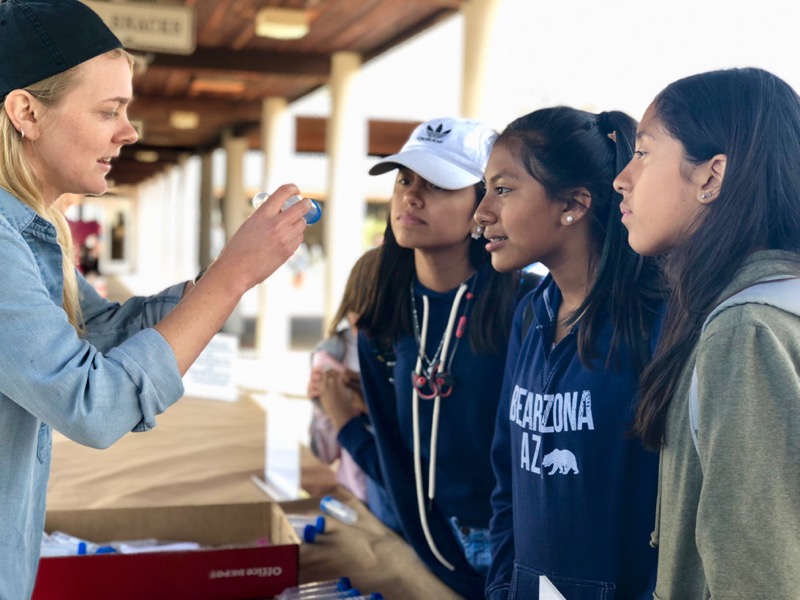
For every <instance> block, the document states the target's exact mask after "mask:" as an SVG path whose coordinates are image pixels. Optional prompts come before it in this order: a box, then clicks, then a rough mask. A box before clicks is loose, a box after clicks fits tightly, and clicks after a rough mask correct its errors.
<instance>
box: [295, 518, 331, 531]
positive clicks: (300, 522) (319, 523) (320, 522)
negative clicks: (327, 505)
mask: <svg viewBox="0 0 800 600" xmlns="http://www.w3.org/2000/svg"><path fill="white" fill-rule="evenodd" d="M286 518H287V519H288V520H289V523H291V525H292V527H298V526H305V525H311V526H312V527H313V528H314V529H315V530H316V532H317V533H325V517H323V516H322V515H317V516H309V515H286Z"/></svg>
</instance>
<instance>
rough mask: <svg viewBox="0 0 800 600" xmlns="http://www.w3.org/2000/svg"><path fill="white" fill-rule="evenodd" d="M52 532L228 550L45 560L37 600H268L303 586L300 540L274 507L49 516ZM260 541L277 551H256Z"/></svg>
mask: <svg viewBox="0 0 800 600" xmlns="http://www.w3.org/2000/svg"><path fill="white" fill-rule="evenodd" d="M45 530H46V531H48V532H52V531H63V532H65V533H69V534H70V535H73V536H76V537H79V538H82V539H86V540H89V541H92V542H96V543H104V542H108V541H112V540H116V541H121V540H134V539H144V538H157V539H159V540H163V541H194V542H198V543H200V544H201V545H202V546H225V547H223V548H210V549H203V550H196V551H189V552H152V553H146V554H95V555H88V556H67V557H49V558H42V559H41V560H40V561H39V573H38V577H37V579H36V586H35V588H34V590H33V600H108V599H109V598H114V600H181V599H184V598H185V599H191V600H245V599H256V598H260V599H263V598H269V597H272V596H274V595H275V594H277V593H279V592H281V591H282V590H283V589H285V588H287V587H290V586H294V585H297V581H298V563H299V545H298V544H299V539H298V537H297V534H296V533H295V531H294V529H292V527H291V525H290V524H289V522H288V521H287V520H286V516H285V515H284V514H283V511H282V510H281V509H280V507H279V506H278V505H276V504H274V503H271V502H259V503H251V504H228V505H214V506H172V507H157V508H120V509H93V510H69V511H49V512H48V513H47V520H46V523H45ZM260 538H262V539H263V538H266V539H269V540H270V542H271V545H267V546H264V545H262V546H255V545H254V544H256V542H257V540H259V539H260Z"/></svg>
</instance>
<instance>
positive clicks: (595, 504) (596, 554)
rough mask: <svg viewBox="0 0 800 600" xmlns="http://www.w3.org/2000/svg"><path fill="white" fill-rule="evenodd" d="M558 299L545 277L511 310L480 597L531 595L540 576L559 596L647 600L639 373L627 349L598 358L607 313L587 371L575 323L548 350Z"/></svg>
mask: <svg viewBox="0 0 800 600" xmlns="http://www.w3.org/2000/svg"><path fill="white" fill-rule="evenodd" d="M560 302H561V292H560V291H559V289H558V287H557V286H556V284H555V282H554V281H553V279H552V277H550V276H548V278H547V279H546V280H545V281H544V282H543V283H542V285H541V286H540V288H539V289H538V290H536V291H534V292H531V293H530V294H528V295H527V296H526V297H525V298H524V299H523V300H522V301H521V302H520V304H519V306H518V307H517V310H516V313H515V317H514V324H513V326H512V331H511V339H510V341H509V351H508V363H507V366H506V373H505V378H504V382H503V389H502V392H501V396H500V406H499V408H498V413H497V424H496V430H495V439H494V445H493V448H492V462H493V467H494V471H495V476H496V478H497V487H496V488H495V490H494V493H493V495H492V507H493V511H494V513H493V517H492V523H491V532H490V537H491V544H492V558H493V560H492V566H491V568H490V571H489V575H488V583H487V590H486V594H487V598H489V600H500V599H503V600H505V599H506V598H509V599H513V598H524V599H528V598H538V597H539V576H540V575H546V576H547V577H548V578H549V579H550V580H551V581H552V583H553V584H554V585H555V586H556V587H557V588H558V590H559V591H560V592H561V594H562V595H563V596H564V597H565V598H567V600H601V599H602V600H623V599H624V600H628V599H636V600H639V599H642V600H644V599H645V598H647V599H648V600H650V599H652V597H653V596H652V594H653V586H654V584H655V569H656V559H657V554H656V550H654V549H653V548H651V547H650V545H649V541H650V532H651V531H652V529H653V515H654V511H655V504H656V491H657V477H658V454H657V453H655V452H649V451H647V450H645V449H644V447H643V446H642V444H641V443H640V442H639V441H638V440H637V439H633V438H631V437H630V435H629V431H630V427H631V423H632V420H633V415H634V405H635V402H636V400H637V388H638V378H639V372H635V371H634V370H633V369H632V368H631V366H630V365H631V360H630V354H629V352H628V350H627V349H626V348H622V349H621V352H620V354H619V355H618V359H619V360H618V364H619V365H621V367H620V368H615V367H614V363H613V362H612V364H611V367H609V368H607V367H606V366H605V362H606V355H607V353H608V348H609V345H610V342H611V333H612V331H611V324H610V321H608V320H607V321H606V322H605V323H604V324H603V325H602V328H601V329H600V331H599V333H600V335H599V338H598V339H599V343H597V344H596V346H595V348H596V351H597V352H596V354H597V358H595V359H594V360H593V362H592V363H591V367H592V369H591V370H590V369H587V368H586V367H585V366H584V365H583V364H582V363H581V360H580V358H579V357H578V348H577V327H575V328H573V330H572V331H571V332H570V333H569V334H567V336H566V337H564V338H563V339H562V340H561V341H560V342H559V343H558V344H557V345H556V346H555V347H554V348H553V347H552V340H553V336H554V332H555V325H556V316H557V314H558V307H559V304H560ZM526 306H528V307H529V308H528V311H530V310H531V307H532V309H533V313H532V317H533V318H532V319H531V318H530V313H528V315H526V314H525V310H526ZM523 323H526V324H523ZM527 323H529V325H527ZM659 323H660V321H658V322H657V323H656V324H655V325H654V327H653V329H654V330H657V328H658V326H659ZM524 329H526V330H527V333H526V334H525V337H524V339H522V340H520V337H521V335H522V334H523V330H524ZM655 333H656V332H655V331H653V332H652V334H651V340H654V339H655ZM651 347H652V342H651Z"/></svg>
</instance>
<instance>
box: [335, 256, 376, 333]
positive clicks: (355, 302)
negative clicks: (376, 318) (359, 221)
mask: <svg viewBox="0 0 800 600" xmlns="http://www.w3.org/2000/svg"><path fill="white" fill-rule="evenodd" d="M379 261H380V248H370V249H369V250H367V251H366V252H364V254H362V255H361V256H360V257H359V259H358V260H357V261H356V262H355V264H354V265H353V268H352V269H351V270H350V275H349V276H348V277H347V283H346V284H345V286H344V293H343V294H342V301H341V302H340V303H339V308H338V309H337V310H336V314H335V315H334V317H333V320H332V321H331V324H330V327H329V328H328V335H329V336H334V335H336V333H337V332H338V331H339V323H341V322H342V319H345V318H346V317H347V314H348V313H355V314H357V315H359V316H360V315H361V314H363V312H364V309H365V308H366V306H367V303H368V301H369V295H370V290H372V287H373V286H374V285H375V278H376V276H377V272H378V262H379Z"/></svg>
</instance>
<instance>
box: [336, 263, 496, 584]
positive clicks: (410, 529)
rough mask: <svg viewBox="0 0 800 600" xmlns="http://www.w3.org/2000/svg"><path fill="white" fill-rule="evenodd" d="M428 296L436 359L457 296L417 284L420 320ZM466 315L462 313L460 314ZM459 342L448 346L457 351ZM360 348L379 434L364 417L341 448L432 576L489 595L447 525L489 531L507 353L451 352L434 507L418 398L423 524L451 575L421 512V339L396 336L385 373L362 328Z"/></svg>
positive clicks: (426, 413) (424, 409)
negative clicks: (384, 498)
mask: <svg viewBox="0 0 800 600" xmlns="http://www.w3.org/2000/svg"><path fill="white" fill-rule="evenodd" d="M474 277H475V278H476V279H477V281H476V284H475V288H474V289H473V290H472V291H473V293H474V295H475V297H477V296H478V295H479V294H480V293H481V287H482V282H483V280H484V277H483V276H481V273H478V274H476V275H475V276H474ZM423 294H424V295H426V296H428V299H429V303H430V318H429V326H428V334H427V342H426V355H427V356H428V357H432V356H433V355H434V354H435V353H436V349H437V347H438V345H439V342H440V340H441V338H442V335H443V334H444V331H445V328H446V325H447V320H448V317H449V315H450V308H451V306H452V304H453V300H454V298H455V295H456V290H451V291H449V292H445V293H439V292H435V291H433V290H429V289H427V288H425V287H423V286H422V285H421V284H420V283H419V282H417V281H415V283H414V300H415V302H416V306H417V314H418V321H419V323H420V324H421V323H422V299H421V296H422V295H423ZM469 302H474V300H472V301H466V300H465V299H462V302H461V305H462V307H466V308H467V310H468V313H467V317H468V322H469V319H470V318H471V317H472V311H471V307H469V306H468V303H469ZM463 312H464V310H463V309H462V310H460V311H459V313H458V314H459V315H461V314H463ZM467 329H468V327H467ZM454 343H455V340H451V349H450V352H451V353H452V352H453V344H454ZM358 350H359V361H360V364H361V382H362V388H363V391H364V400H365V401H366V404H367V407H368V409H369V415H370V420H371V422H372V426H373V427H374V432H375V435H374V436H373V435H370V433H369V431H368V430H367V429H366V427H365V420H364V419H361V418H358V417H357V418H354V419H352V420H351V421H350V422H348V423H347V424H346V425H345V426H344V427H343V428H342V430H341V431H340V432H339V436H338V440H339V443H340V444H341V445H342V447H344V448H346V449H347V451H348V452H350V454H351V455H352V456H353V457H354V458H355V460H356V462H357V463H358V464H359V465H360V466H361V467H362V468H363V469H364V471H365V472H366V473H367V474H368V475H369V476H370V477H372V478H374V479H375V480H376V481H379V482H381V483H382V484H383V486H384V488H385V489H386V490H387V492H388V496H389V497H390V498H391V500H392V502H393V507H394V511H395V514H396V515H397V518H398V520H399V523H400V528H401V530H402V533H403V535H404V536H405V538H406V540H407V541H408V543H409V544H410V545H411V546H412V547H413V548H414V550H415V551H416V552H417V554H418V555H419V557H420V558H421V559H422V560H423V561H424V562H425V564H426V565H427V566H428V567H429V568H430V570H431V571H433V573H435V574H436V575H437V576H438V577H439V578H440V579H441V580H442V581H444V582H445V583H446V584H447V585H448V586H450V587H451V588H453V589H454V590H455V591H456V592H458V593H459V594H461V595H462V596H464V597H466V598H483V594H484V589H485V578H484V577H483V576H481V575H479V574H478V573H476V572H475V570H474V569H472V567H471V566H470V565H469V563H468V562H467V560H466V558H465V557H464V554H463V552H462V550H461V546H460V545H459V543H458V541H457V540H456V538H455V536H454V535H453V531H452V529H451V527H450V524H449V522H448V519H449V518H451V517H457V519H458V521H459V524H460V525H462V526H466V527H471V528H477V529H487V528H488V527H489V520H490V518H491V503H490V497H491V494H492V490H493V489H494V475H493V473H492V466H491V459H490V452H491V444H492V435H493V432H494V421H495V415H496V413H497V400H498V397H499V392H500V386H501V385H502V379H503V369H504V362H505V352H504V351H503V352H499V353H496V354H476V353H474V352H473V351H472V349H471V348H470V344H469V336H468V335H464V336H463V338H462V339H461V340H460V342H459V343H458V347H457V348H456V349H455V354H454V356H453V362H452V364H451V366H450V372H451V373H452V374H453V376H454V383H453V387H452V393H451V394H450V395H449V396H448V397H446V398H442V401H441V408H440V411H441V414H440V417H439V427H438V444H437V460H436V469H435V470H436V494H435V499H434V501H433V503H430V502H429V501H428V500H427V490H428V467H429V458H430V439H431V426H432V412H433V401H432V400H424V399H422V398H420V404H419V412H420V446H421V456H422V472H423V481H424V488H425V493H426V500H425V505H426V507H427V521H428V526H429V529H430V531H431V534H432V537H433V539H434V541H435V544H436V547H437V548H438V550H439V551H440V552H441V553H442V555H443V556H444V557H445V558H446V559H447V560H448V561H449V562H450V563H451V564H452V565H454V566H455V571H450V570H449V569H447V568H446V567H445V566H444V565H442V564H441V563H440V562H439V561H438V560H437V558H436V557H435V556H434V555H433V553H432V552H431V550H430V549H429V547H428V543H427V541H426V539H425V537H424V533H423V530H422V525H421V522H420V516H419V511H418V506H417V496H416V487H415V481H414V452H413V448H414V446H413V425H412V380H411V373H412V372H413V371H414V368H415V365H416V361H417V354H418V349H417V341H416V339H415V336H414V335H413V334H412V335H404V336H401V337H399V338H398V339H396V340H395V343H394V344H393V346H392V349H391V352H389V353H388V358H389V359H390V360H391V359H394V360H396V362H395V364H394V366H393V367H387V363H386V360H387V352H385V351H382V350H381V349H380V348H379V347H377V345H376V343H375V342H374V341H373V340H371V339H370V338H368V337H367V336H366V335H365V334H364V333H363V332H361V333H359V339H358ZM392 354H393V356H391V355H392ZM448 362H449V361H448ZM390 378H391V380H390Z"/></svg>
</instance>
